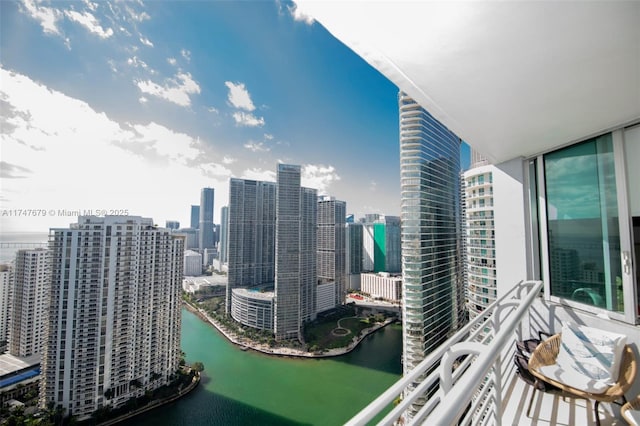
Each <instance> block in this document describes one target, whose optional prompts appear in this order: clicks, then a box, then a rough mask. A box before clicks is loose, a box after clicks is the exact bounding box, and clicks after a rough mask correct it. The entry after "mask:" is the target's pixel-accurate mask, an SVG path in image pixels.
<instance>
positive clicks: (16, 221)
mask: <svg viewBox="0 0 640 426" xmlns="http://www.w3.org/2000/svg"><path fill="white" fill-rule="evenodd" d="M0 79H1V81H2V86H0V99H2V100H3V102H4V103H5V105H6V108H5V107H4V106H3V116H4V117H3V119H4V120H5V121H6V123H7V125H3V126H2V129H1V134H0V140H1V143H2V160H3V162H5V163H6V164H3V165H2V169H3V170H2V172H3V173H5V172H6V173H8V174H10V175H11V176H13V177H19V178H16V179H4V180H3V182H2V198H3V208H6V209H18V208H22V209H26V208H30V209H44V210H46V211H51V212H53V213H52V214H50V215H48V216H46V217H0V228H1V229H3V230H6V231H14V232H22V231H39V232H46V231H47V230H48V228H49V227H58V226H68V225H69V223H72V222H75V221H76V218H75V217H61V216H57V215H56V212H57V210H58V209H67V210H76V209H98V208H100V209H128V210H129V212H130V214H133V215H142V216H145V217H152V218H154V220H155V221H156V222H157V223H163V221H164V219H171V218H181V217H183V218H184V219H185V221H186V219H187V218H188V213H189V210H188V209H189V206H190V205H191V204H193V202H194V200H197V199H199V198H198V197H199V195H198V194H199V190H200V188H202V187H205V186H213V187H215V188H216V196H217V197H218V196H219V197H220V199H225V198H226V197H227V195H228V194H227V191H228V177H229V176H230V172H229V170H228V169H227V168H226V167H225V166H224V165H223V164H216V163H214V162H211V161H207V162H203V161H202V153H203V152H204V150H205V149H208V150H210V149H211V147H210V146H208V145H206V144H205V143H204V142H202V141H200V140H199V139H197V138H194V137H192V136H189V135H187V134H184V133H180V132H176V131H173V130H171V129H169V128H166V127H164V126H162V125H160V124H157V123H154V122H152V123H149V124H136V123H132V124H128V123H124V124H122V123H118V122H116V121H114V120H112V119H111V118H109V117H108V116H107V115H106V114H104V113H98V112H96V111H95V110H93V109H92V108H91V107H90V106H89V105H88V104H87V103H85V102H83V101H80V100H77V99H74V98H71V97H68V96H66V95H64V94H62V93H60V92H57V91H55V90H50V89H49V88H47V87H45V86H43V85H41V84H39V83H36V82H34V81H33V80H31V79H30V78H29V77H26V76H24V75H20V74H15V73H11V72H9V71H6V70H5V69H3V68H0ZM25 141H28V142H29V143H28V144H27V143H25ZM218 158H219V156H218Z"/></svg>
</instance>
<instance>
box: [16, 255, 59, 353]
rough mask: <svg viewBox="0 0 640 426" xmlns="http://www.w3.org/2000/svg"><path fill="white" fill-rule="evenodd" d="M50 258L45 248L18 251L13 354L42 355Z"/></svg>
mask: <svg viewBox="0 0 640 426" xmlns="http://www.w3.org/2000/svg"><path fill="white" fill-rule="evenodd" d="M48 261H49V259H48V251H47V250H45V249H35V250H18V252H17V254H16V262H15V269H14V280H13V289H12V306H11V314H10V327H9V353H10V354H11V355H13V356H17V357H27V356H31V355H34V354H38V353H42V352H43V350H44V344H45V341H46V335H45V333H46V318H47V315H46V314H47V307H48V306H47V302H48V290H49V278H50V275H49V262H48Z"/></svg>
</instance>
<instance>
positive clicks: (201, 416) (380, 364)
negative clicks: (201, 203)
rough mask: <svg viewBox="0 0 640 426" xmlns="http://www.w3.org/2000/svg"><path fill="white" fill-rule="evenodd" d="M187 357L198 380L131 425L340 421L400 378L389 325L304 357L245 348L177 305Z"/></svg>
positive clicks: (398, 341) (397, 339)
mask: <svg viewBox="0 0 640 426" xmlns="http://www.w3.org/2000/svg"><path fill="white" fill-rule="evenodd" d="M182 349H183V350H184V351H185V352H186V353H187V362H193V361H202V362H203V363H204V365H205V372H204V377H203V381H202V383H201V385H200V386H199V387H198V388H197V389H196V390H194V391H193V392H192V393H191V394H190V395H188V396H186V397H184V398H182V399H181V400H179V401H177V402H175V403H172V404H170V405H167V406H164V407H161V408H158V409H157V410H154V411H152V412H150V413H146V414H143V415H141V416H139V417H136V418H134V419H131V420H130V421H129V422H127V423H126V425H128V426H133V425H136V426H137V425H148V426H152V425H154V426H155V425H185V426H186V425H189V426H199V425H341V424H343V423H344V422H345V421H347V420H348V419H350V418H351V417H352V416H353V415H355V414H356V413H357V412H358V411H359V410H360V409H361V408H362V407H364V406H365V405H367V404H368V403H369V402H370V401H371V400H373V399H374V398H375V397H376V396H377V395H379V394H380V393H382V391H384V390H385V389H386V388H387V387H389V386H390V385H391V384H392V383H393V382H395V381H396V380H398V378H400V374H401V371H402V368H401V365H400V352H401V350H402V332H401V329H400V327H399V326H397V325H391V326H388V327H386V328H384V329H383V330H380V331H378V332H376V333H374V334H373V335H371V336H369V337H367V338H366V339H365V340H364V341H363V342H362V343H361V344H360V346H358V348H356V349H355V350H354V351H353V352H351V353H350V354H347V355H344V356H341V357H337V358H331V359H311V360H301V359H293V358H277V357H269V356H266V355H261V354H258V353H255V352H253V351H246V352H243V351H241V350H239V349H238V348H237V347H236V346H234V345H232V344H231V343H229V342H228V341H227V340H226V339H225V338H224V337H222V336H221V335H220V334H219V333H218V332H217V331H216V330H215V329H214V328H212V327H211V326H210V325H208V324H206V323H204V322H203V321H201V320H200V319H199V318H198V317H197V316H195V315H194V314H192V313H191V312H189V311H187V310H184V309H183V311H182Z"/></svg>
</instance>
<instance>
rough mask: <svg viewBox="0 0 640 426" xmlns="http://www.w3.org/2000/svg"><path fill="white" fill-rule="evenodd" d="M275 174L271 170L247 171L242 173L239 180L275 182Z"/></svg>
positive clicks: (255, 169)
mask: <svg viewBox="0 0 640 426" xmlns="http://www.w3.org/2000/svg"><path fill="white" fill-rule="evenodd" d="M276 178H277V176H276V172H275V171H273V170H263V169H258V168H252V169H247V170H245V171H244V172H242V175H241V176H240V179H251V180H262V181H266V182H275V181H276Z"/></svg>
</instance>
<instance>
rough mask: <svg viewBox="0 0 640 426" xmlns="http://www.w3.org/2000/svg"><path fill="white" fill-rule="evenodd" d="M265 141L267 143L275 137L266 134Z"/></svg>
mask: <svg viewBox="0 0 640 426" xmlns="http://www.w3.org/2000/svg"><path fill="white" fill-rule="evenodd" d="M264 140H266V141H271V140H273V135H272V134H269V133H265V134H264Z"/></svg>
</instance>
